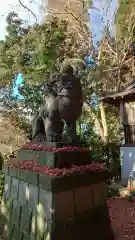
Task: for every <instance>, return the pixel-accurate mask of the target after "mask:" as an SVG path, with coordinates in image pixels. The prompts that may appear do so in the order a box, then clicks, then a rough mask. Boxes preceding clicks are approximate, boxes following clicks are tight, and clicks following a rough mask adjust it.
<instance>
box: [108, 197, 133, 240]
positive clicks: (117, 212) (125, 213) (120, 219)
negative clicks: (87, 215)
mask: <svg viewBox="0 0 135 240" xmlns="http://www.w3.org/2000/svg"><path fill="white" fill-rule="evenodd" d="M108 207H109V213H110V219H111V224H112V228H113V231H114V234H115V240H135V198H134V199H133V202H128V199H127V198H115V199H109V200H108Z"/></svg>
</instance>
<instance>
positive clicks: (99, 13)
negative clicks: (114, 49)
mask: <svg viewBox="0 0 135 240" xmlns="http://www.w3.org/2000/svg"><path fill="white" fill-rule="evenodd" d="M107 2H109V3H110V4H109V5H108V4H107ZM117 2H118V0H110V1H109V0H94V4H93V7H94V8H92V9H91V10H89V12H90V22H91V27H92V35H93V42H94V43H96V42H97V41H99V40H100V38H101V35H102V31H103V29H104V25H105V24H107V23H108V24H109V26H110V29H111V31H112V33H113V34H115V25H114V22H113V21H114V14H115V11H116V9H117Z"/></svg>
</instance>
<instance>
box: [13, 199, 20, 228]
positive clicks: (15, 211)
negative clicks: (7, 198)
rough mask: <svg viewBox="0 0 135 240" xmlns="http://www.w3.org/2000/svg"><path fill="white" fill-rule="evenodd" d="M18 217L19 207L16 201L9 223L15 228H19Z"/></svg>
mask: <svg viewBox="0 0 135 240" xmlns="http://www.w3.org/2000/svg"><path fill="white" fill-rule="evenodd" d="M20 215H21V205H20V204H19V203H18V202H17V201H16V200H14V201H13V208H12V216H11V221H12V222H13V223H14V224H15V225H16V227H19V223H20Z"/></svg>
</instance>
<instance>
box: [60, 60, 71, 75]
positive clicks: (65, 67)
mask: <svg viewBox="0 0 135 240" xmlns="http://www.w3.org/2000/svg"><path fill="white" fill-rule="evenodd" d="M73 73H74V69H73V67H72V66H71V65H70V64H68V63H66V64H64V65H63V66H62V68H61V75H64V76H65V75H73Z"/></svg>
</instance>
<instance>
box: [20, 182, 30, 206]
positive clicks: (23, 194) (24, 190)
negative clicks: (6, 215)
mask: <svg viewBox="0 0 135 240" xmlns="http://www.w3.org/2000/svg"><path fill="white" fill-rule="evenodd" d="M28 198H29V188H28V183H26V182H24V181H20V183H19V194H18V202H19V203H20V205H22V206H23V205H25V204H26V201H27V200H28Z"/></svg>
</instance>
